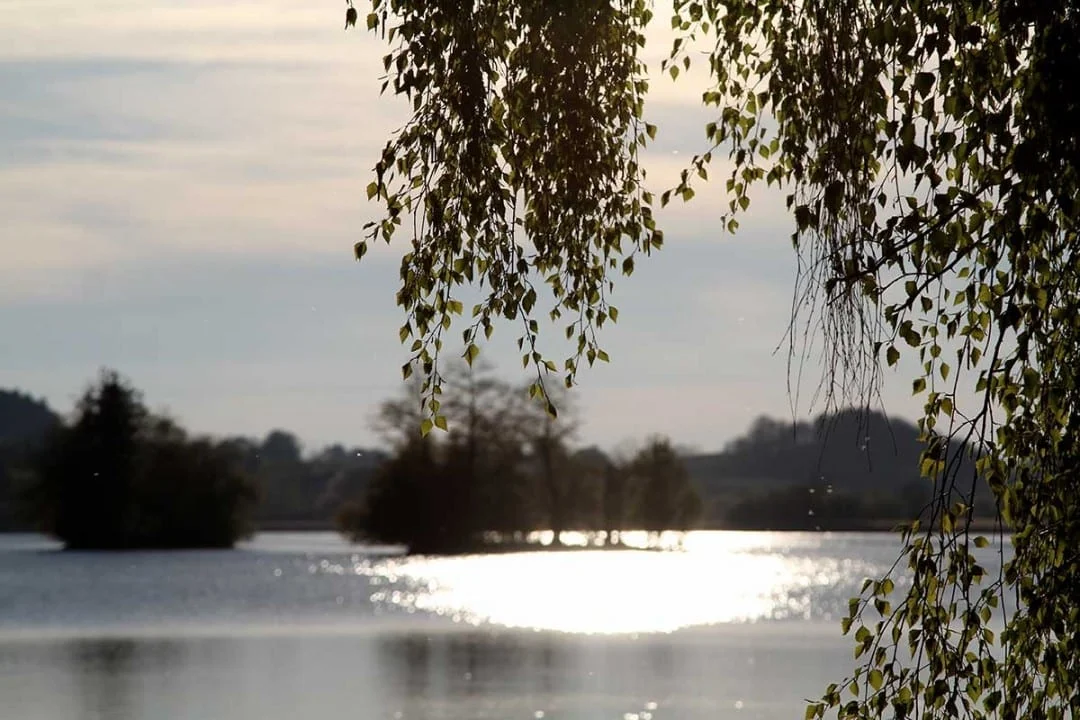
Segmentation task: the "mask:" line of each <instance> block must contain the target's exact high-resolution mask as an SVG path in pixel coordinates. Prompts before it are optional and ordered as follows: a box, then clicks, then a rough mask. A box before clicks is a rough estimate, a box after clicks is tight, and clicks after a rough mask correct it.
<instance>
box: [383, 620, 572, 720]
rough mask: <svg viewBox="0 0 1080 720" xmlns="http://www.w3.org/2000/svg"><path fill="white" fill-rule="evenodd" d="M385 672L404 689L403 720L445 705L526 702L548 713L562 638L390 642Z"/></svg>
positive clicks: (475, 636) (437, 637)
mask: <svg viewBox="0 0 1080 720" xmlns="http://www.w3.org/2000/svg"><path fill="white" fill-rule="evenodd" d="M380 642H381V647H380V652H379V656H380V666H381V667H383V668H384V669H386V670H387V672H388V675H389V676H390V678H389V679H390V682H393V683H395V684H396V685H397V686H398V688H399V689H400V691H399V692H396V693H392V694H394V695H398V696H399V697H401V698H402V707H401V708H398V709H399V710H400V712H401V713H402V717H406V718H408V717H426V716H430V715H431V714H433V713H435V714H437V711H438V709H439V708H441V707H442V706H444V705H449V704H454V703H457V702H465V703H467V704H469V705H470V706H471V705H473V704H476V703H483V704H484V706H485V707H487V708H488V709H491V708H493V707H497V706H500V705H504V704H508V703H514V704H520V703H522V702H524V703H526V704H528V705H529V706H530V707H535V708H542V707H549V706H550V705H551V702H552V698H553V696H554V695H555V694H556V693H557V692H558V691H559V689H560V688H559V687H558V685H559V683H558V681H557V675H558V674H559V673H560V672H562V670H563V669H562V668H560V657H559V656H560V653H559V652H558V648H557V644H558V638H556V637H554V636H552V635H551V634H550V633H538V634H535V635H531V634H529V635H526V634H522V633H516V632H512V633H499V634H488V633H455V632H450V633H435V634H432V635H413V634H409V635H404V636H402V635H398V636H387V637H384V638H383V639H382V640H381V641H380Z"/></svg>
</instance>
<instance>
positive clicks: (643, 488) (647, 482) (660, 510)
mask: <svg viewBox="0 0 1080 720" xmlns="http://www.w3.org/2000/svg"><path fill="white" fill-rule="evenodd" d="M625 472H626V474H627V475H628V479H629V483H630V485H631V486H632V487H636V488H637V492H638V493H639V500H638V502H637V503H636V509H637V512H636V513H635V515H636V517H635V518H634V520H635V521H636V522H635V523H634V526H636V527H640V528H641V529H642V530H648V531H649V532H654V533H658V532H662V531H664V530H691V529H693V527H694V525H695V524H696V523H697V521H698V520H699V519H700V517H701V512H702V503H701V496H700V495H698V493H697V490H696V489H695V488H694V487H693V485H692V484H691V483H690V477H689V475H688V474H687V472H686V466H685V465H684V464H683V462H682V460H681V459H680V458H679V456H678V455H676V454H675V449H674V448H673V447H672V446H671V442H670V441H669V440H668V439H667V438H661V437H657V438H653V439H651V440H650V441H649V442H648V443H647V444H646V445H645V447H643V448H642V449H641V450H639V451H638V453H637V454H636V455H635V456H634V458H633V459H632V460H631V461H630V463H629V464H628V466H627V468H626V470H625Z"/></svg>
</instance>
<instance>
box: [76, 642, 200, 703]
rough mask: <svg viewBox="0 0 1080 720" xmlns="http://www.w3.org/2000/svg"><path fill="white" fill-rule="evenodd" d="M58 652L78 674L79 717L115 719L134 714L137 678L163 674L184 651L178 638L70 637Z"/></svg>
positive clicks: (180, 660)
mask: <svg viewBox="0 0 1080 720" xmlns="http://www.w3.org/2000/svg"><path fill="white" fill-rule="evenodd" d="M62 652H64V654H65V655H66V659H67V660H68V662H70V664H71V665H72V675H74V676H75V677H76V678H78V686H79V701H78V703H77V707H79V708H80V709H81V710H82V712H83V715H82V717H86V718H110V719H113V718H115V719H116V720H127V719H128V718H131V719H132V720H134V719H135V718H137V717H138V710H139V702H138V698H137V696H138V695H140V694H141V693H142V692H143V691H144V689H145V688H143V687H142V682H141V678H142V677H145V676H146V675H148V674H150V675H153V676H154V677H155V678H157V679H164V678H167V677H168V675H169V674H168V671H167V668H168V667H171V666H177V665H182V664H183V657H182V656H183V654H184V653H183V649H182V644H181V643H178V642H173V641H169V640H135V639H132V638H91V639H77V640H71V641H69V642H66V643H64V646H63V647H62Z"/></svg>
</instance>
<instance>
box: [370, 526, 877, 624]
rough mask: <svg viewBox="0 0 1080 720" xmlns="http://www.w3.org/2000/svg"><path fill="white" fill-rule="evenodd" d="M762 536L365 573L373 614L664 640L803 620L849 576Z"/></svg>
mask: <svg viewBox="0 0 1080 720" xmlns="http://www.w3.org/2000/svg"><path fill="white" fill-rule="evenodd" d="M773 542H774V541H771V540H770V536H768V535H763V534H747V533H700V534H698V533H691V534H690V535H689V536H687V538H686V541H685V543H684V544H683V548H682V549H681V550H673V551H670V552H649V551H636V550H621V551H614V552H612V551H603V550H595V551H593V550H578V551H574V552H543V551H540V552H534V553H506V554H494V555H474V556H464V557H447V558H442V557H440V558H422V557H418V558H389V559H385V560H381V561H379V562H375V563H372V564H369V565H365V566H364V567H363V569H358V572H362V573H363V574H366V575H369V576H370V580H371V583H372V585H373V586H374V588H373V590H374V593H373V594H372V597H371V599H372V601H373V602H374V603H375V604H376V606H380V605H381V606H388V607H392V608H395V609H400V610H404V611H406V612H417V611H422V612H426V613H434V614H437V615H441V616H444V617H449V618H452V619H454V620H455V621H460V622H469V623H473V624H480V623H492V624H496V625H501V626H505V627H510V628H531V629H537V630H554V631H562V632H571V633H637V632H643V633H649V632H671V631H674V630H678V629H680V628H684V627H690V626H696V625H710V624H717V623H732V622H754V621H758V620H769V619H788V618H802V617H806V618H808V617H810V613H811V598H812V596H813V593H812V591H813V590H814V589H815V588H820V587H822V586H826V587H828V586H832V585H834V584H836V583H838V582H839V581H840V580H841V579H842V578H843V577H849V576H850V575H851V573H852V571H853V570H857V568H851V567H846V566H845V563H844V561H842V560H839V559H837V558H809V557H807V556H805V555H801V556H800V555H798V554H791V553H785V552H780V551H779V547H780V545H779V544H780V543H783V542H787V541H786V540H784V541H781V540H777V541H775V542H776V543H777V547H776V548H773V547H771V545H772V543H773Z"/></svg>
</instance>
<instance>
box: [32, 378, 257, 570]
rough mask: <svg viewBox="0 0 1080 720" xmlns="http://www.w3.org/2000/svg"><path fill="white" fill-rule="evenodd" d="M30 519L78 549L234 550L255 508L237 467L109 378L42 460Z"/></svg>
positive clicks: (50, 442)
mask: <svg viewBox="0 0 1080 720" xmlns="http://www.w3.org/2000/svg"><path fill="white" fill-rule="evenodd" d="M24 493H25V494H24V503H25V505H26V508H27V512H28V514H29V515H30V516H31V517H32V518H33V520H34V521H35V522H36V523H37V524H38V525H39V527H40V528H41V529H42V530H44V531H45V532H48V533H50V534H52V535H54V536H55V537H57V538H58V539H60V540H62V541H63V542H64V544H65V545H66V546H67V547H68V548H72V549H109V550H118V549H126V548H135V547H228V546H231V545H232V544H233V543H234V542H235V541H236V540H237V539H238V538H239V537H242V536H243V535H245V534H247V533H248V532H250V529H251V527H250V508H251V505H252V504H253V502H254V500H255V496H254V492H253V486H252V485H251V483H250V480H249V478H248V477H247V476H246V475H245V474H244V473H243V472H241V470H240V469H239V463H238V462H237V458H236V457H235V456H234V455H233V454H232V453H230V452H229V451H228V450H227V449H226V448H224V447H222V446H219V445H216V444H214V443H212V442H210V441H208V440H190V439H189V438H188V437H187V436H186V434H185V433H184V432H183V430H181V429H180V428H179V427H177V426H176V425H175V424H173V423H172V422H171V421H169V420H167V419H164V418H159V417H155V416H153V415H151V414H150V413H149V412H148V411H147V410H146V408H145V407H144V405H143V403H142V399H141V397H140V396H139V394H138V393H137V392H136V391H135V390H134V389H133V388H132V387H131V386H130V385H128V384H127V383H126V382H125V381H124V380H122V379H121V378H120V377H119V376H118V375H117V374H116V373H115V372H104V373H102V376H101V378H100V380H99V381H98V383H97V384H96V385H94V386H93V387H91V388H89V389H88V390H87V391H86V392H85V393H84V395H83V396H82V398H81V399H80V401H79V403H78V404H77V406H76V408H75V416H74V419H73V422H72V423H71V424H70V425H63V426H59V427H57V428H56V429H55V430H54V432H53V433H52V434H51V435H50V436H49V437H48V438H47V440H46V442H45V444H44V446H43V447H42V449H41V451H40V460H39V462H38V463H37V468H36V472H35V473H34V475H33V476H32V478H31V482H30V483H29V484H28V485H27V487H26V488H24Z"/></svg>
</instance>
